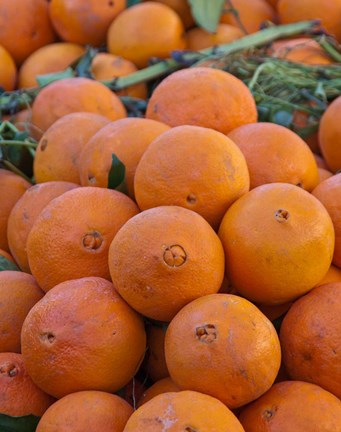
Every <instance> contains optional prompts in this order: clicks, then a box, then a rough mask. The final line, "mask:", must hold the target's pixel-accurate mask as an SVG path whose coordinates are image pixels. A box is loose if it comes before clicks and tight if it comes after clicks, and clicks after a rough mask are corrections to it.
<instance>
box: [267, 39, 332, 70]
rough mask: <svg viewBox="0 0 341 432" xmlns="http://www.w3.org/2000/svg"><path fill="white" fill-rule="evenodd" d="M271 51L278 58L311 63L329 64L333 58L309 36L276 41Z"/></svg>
mask: <svg viewBox="0 0 341 432" xmlns="http://www.w3.org/2000/svg"><path fill="white" fill-rule="evenodd" d="M269 52H270V53H271V54H272V55H273V56H274V57H278V58H283V59H285V60H288V61H292V62H299V63H304V64H310V65H328V64H331V63H333V60H332V58H331V57H330V56H329V55H328V54H327V52H326V51H325V50H324V49H323V48H322V47H321V45H320V44H318V43H317V42H316V41H315V40H314V39H310V38H307V37H302V38H295V39H284V40H278V41H275V42H274V43H273V44H272V45H271V47H270V49H269Z"/></svg>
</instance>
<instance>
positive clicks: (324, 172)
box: [317, 168, 333, 184]
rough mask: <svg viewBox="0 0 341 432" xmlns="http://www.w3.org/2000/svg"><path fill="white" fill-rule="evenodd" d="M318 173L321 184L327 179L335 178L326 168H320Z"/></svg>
mask: <svg viewBox="0 0 341 432" xmlns="http://www.w3.org/2000/svg"><path fill="white" fill-rule="evenodd" d="M317 171H318V173H319V184H320V183H322V182H323V181H324V180H327V178H329V177H332V176H333V173H332V172H330V171H328V170H326V169H324V168H318V169H317Z"/></svg>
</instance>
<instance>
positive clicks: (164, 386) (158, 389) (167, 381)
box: [137, 377, 181, 407]
mask: <svg viewBox="0 0 341 432" xmlns="http://www.w3.org/2000/svg"><path fill="white" fill-rule="evenodd" d="M180 390H181V389H180V387H178V386H177V385H176V384H175V383H174V382H173V380H172V378H170V377H166V378H163V379H161V380H160V381H157V382H156V383H155V384H153V385H152V386H151V387H149V388H148V389H147V390H146V391H145V392H144V393H143V394H142V396H141V398H140V399H139V401H138V404H137V406H138V407H140V406H141V405H143V404H145V403H146V402H148V401H150V400H151V399H153V398H154V397H155V396H158V395H159V394H162V393H168V392H178V391H180Z"/></svg>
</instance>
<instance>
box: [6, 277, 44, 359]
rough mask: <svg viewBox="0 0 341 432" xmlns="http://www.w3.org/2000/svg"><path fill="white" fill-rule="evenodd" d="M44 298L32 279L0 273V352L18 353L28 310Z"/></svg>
mask: <svg viewBox="0 0 341 432" xmlns="http://www.w3.org/2000/svg"><path fill="white" fill-rule="evenodd" d="M43 296H44V292H43V291H42V290H41V289H40V288H39V286H38V285H37V282H36V281H35V279H34V277H33V276H31V275H30V274H27V273H22V272H19V271H11V270H5V271H1V272H0V316H1V321H0V352H16V353H20V334H21V327H22V325H23V322H24V320H25V318H26V315H27V314H28V312H29V311H30V309H31V308H32V307H33V306H34V305H35V304H36V303H37V302H38V301H39V300H40V299H41V298H43Z"/></svg>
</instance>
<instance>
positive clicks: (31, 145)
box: [0, 139, 38, 149]
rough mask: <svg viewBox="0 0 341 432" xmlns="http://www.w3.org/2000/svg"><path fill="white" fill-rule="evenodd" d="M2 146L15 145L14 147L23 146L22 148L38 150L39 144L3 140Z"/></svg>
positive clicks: (0, 143) (1, 141)
mask: <svg viewBox="0 0 341 432" xmlns="http://www.w3.org/2000/svg"><path fill="white" fill-rule="evenodd" d="M2 145H13V146H21V147H30V148H34V149H35V148H37V146H38V144H37V143H33V142H29V141H15V140H1V139H0V146H2Z"/></svg>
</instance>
